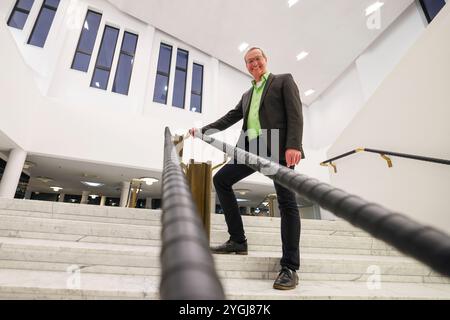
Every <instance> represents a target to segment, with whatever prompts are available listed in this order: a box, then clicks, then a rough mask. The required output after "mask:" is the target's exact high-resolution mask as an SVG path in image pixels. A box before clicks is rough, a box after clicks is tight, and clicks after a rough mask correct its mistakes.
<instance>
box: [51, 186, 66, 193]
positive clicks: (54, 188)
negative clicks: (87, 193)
mask: <svg viewBox="0 0 450 320" xmlns="http://www.w3.org/2000/svg"><path fill="white" fill-rule="evenodd" d="M50 189H53V191H55V192H58V191H59V190H62V189H63V188H61V187H50Z"/></svg>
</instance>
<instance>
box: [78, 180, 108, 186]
mask: <svg viewBox="0 0 450 320" xmlns="http://www.w3.org/2000/svg"><path fill="white" fill-rule="evenodd" d="M81 183H82V184H85V185H87V186H89V187H101V186H104V185H105V184H104V183H100V182H90V181H81Z"/></svg>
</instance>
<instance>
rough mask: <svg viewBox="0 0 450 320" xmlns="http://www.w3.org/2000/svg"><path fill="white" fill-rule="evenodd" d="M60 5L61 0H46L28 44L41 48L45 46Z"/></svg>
mask: <svg viewBox="0 0 450 320" xmlns="http://www.w3.org/2000/svg"><path fill="white" fill-rule="evenodd" d="M58 5H59V0H44V3H43V4H42V7H41V11H40V12H39V15H38V17H37V19H36V23H35V24H34V27H33V31H32V32H31V36H30V39H28V44H31V45H33V46H37V47H41V48H43V47H44V44H45V40H47V36H48V33H49V31H50V27H51V26H52V23H53V19H54V18H55V14H56V10H57V9H58Z"/></svg>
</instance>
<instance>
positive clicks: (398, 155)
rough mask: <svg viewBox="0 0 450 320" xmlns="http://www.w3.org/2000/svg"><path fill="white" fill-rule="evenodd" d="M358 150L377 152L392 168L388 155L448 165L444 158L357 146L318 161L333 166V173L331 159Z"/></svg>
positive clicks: (323, 164)
mask: <svg viewBox="0 0 450 320" xmlns="http://www.w3.org/2000/svg"><path fill="white" fill-rule="evenodd" d="M358 152H371V153H377V154H379V155H380V156H381V158H383V159H384V160H385V161H386V162H387V165H388V167H389V168H392V166H393V164H392V159H391V158H390V157H388V156H394V157H400V158H406V159H413V160H419V161H427V162H433V163H439V164H445V165H450V160H445V159H438V158H430V157H423V156H418V155H414V154H407V153H399V152H392V151H383V150H376V149H369V148H357V149H355V150H352V151H349V152H346V153H343V154H341V155H339V156H337V157H334V158H331V159H328V160H325V161H323V162H321V163H320V165H321V166H325V167H327V166H329V167H332V168H333V171H334V173H337V166H336V164H335V163H333V161H336V160H338V159H342V158H345V157H348V156H350V155H352V154H355V153H358Z"/></svg>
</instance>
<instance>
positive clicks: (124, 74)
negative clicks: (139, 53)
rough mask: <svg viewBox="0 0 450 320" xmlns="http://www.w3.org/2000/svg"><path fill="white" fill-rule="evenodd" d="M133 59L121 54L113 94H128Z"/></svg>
mask: <svg viewBox="0 0 450 320" xmlns="http://www.w3.org/2000/svg"><path fill="white" fill-rule="evenodd" d="M133 62H134V57H131V56H129V55H127V54H123V53H122V54H121V55H120V57H119V64H118V65H117V71H116V78H115V80H114V84H113V89H112V90H113V92H117V93H121V94H128V87H129V85H130V78H131V70H132V69H133Z"/></svg>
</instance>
